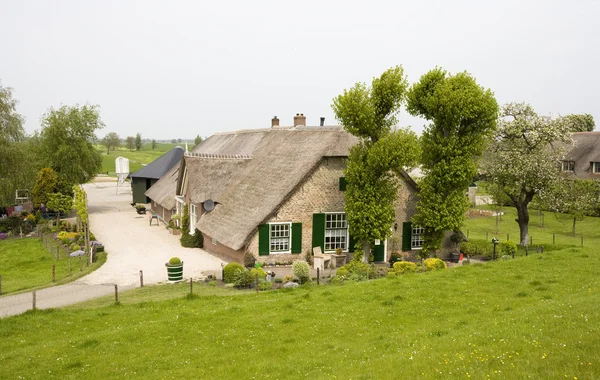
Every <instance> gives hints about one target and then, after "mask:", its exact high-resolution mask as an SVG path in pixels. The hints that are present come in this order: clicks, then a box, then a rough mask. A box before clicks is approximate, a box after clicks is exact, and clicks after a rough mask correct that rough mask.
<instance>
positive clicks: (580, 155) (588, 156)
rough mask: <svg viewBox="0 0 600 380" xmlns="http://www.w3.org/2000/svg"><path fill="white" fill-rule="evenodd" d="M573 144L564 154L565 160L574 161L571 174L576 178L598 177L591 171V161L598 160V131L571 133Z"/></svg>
mask: <svg viewBox="0 0 600 380" xmlns="http://www.w3.org/2000/svg"><path fill="white" fill-rule="evenodd" d="M572 136H573V142H574V146H573V147H572V148H571V149H570V151H569V152H568V153H567V154H566V155H565V160H568V161H575V170H574V172H573V175H574V176H575V177H577V178H598V177H600V174H598V173H592V167H591V164H590V163H591V162H600V132H575V133H573V135H572Z"/></svg>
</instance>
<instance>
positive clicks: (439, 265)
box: [423, 257, 446, 271]
mask: <svg viewBox="0 0 600 380" xmlns="http://www.w3.org/2000/svg"><path fill="white" fill-rule="evenodd" d="M423 264H424V265H425V270H426V271H431V270H438V269H446V263H445V262H443V261H442V260H440V259H437V258H434V257H431V258H429V259H425V261H424V262H423Z"/></svg>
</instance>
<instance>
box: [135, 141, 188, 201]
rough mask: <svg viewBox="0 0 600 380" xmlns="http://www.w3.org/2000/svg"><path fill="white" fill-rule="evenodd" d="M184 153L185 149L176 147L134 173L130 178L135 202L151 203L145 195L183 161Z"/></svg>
mask: <svg viewBox="0 0 600 380" xmlns="http://www.w3.org/2000/svg"><path fill="white" fill-rule="evenodd" d="M183 153H184V150H183V148H182V147H180V146H176V147H175V148H173V149H171V150H170V151H168V152H167V153H165V154H163V155H162V156H160V157H158V158H157V159H156V160H154V161H152V162H151V163H149V164H148V165H146V166H144V167H143V168H141V169H140V170H138V171H137V172H135V173H132V174H131V176H130V177H131V190H132V194H133V202H134V203H149V202H150V198H148V197H147V196H146V194H144V193H145V192H146V191H147V190H148V189H150V187H151V186H152V185H154V184H155V183H156V182H158V180H159V179H160V178H161V177H162V176H164V175H165V174H166V173H167V172H168V171H169V170H171V168H173V166H175V165H176V164H178V163H179V162H180V161H181V158H182V157H183Z"/></svg>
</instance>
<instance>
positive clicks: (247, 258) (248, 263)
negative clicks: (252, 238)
mask: <svg viewBox="0 0 600 380" xmlns="http://www.w3.org/2000/svg"><path fill="white" fill-rule="evenodd" d="M255 262H256V259H255V258H254V255H253V254H252V253H251V252H246V253H244V266H245V267H246V268H251V267H253V266H254V263H255Z"/></svg>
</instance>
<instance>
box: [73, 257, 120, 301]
mask: <svg viewBox="0 0 600 380" xmlns="http://www.w3.org/2000/svg"><path fill="white" fill-rule="evenodd" d="M79 257H81V256H79ZM115 303H119V288H118V286H117V284H115Z"/></svg>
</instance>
